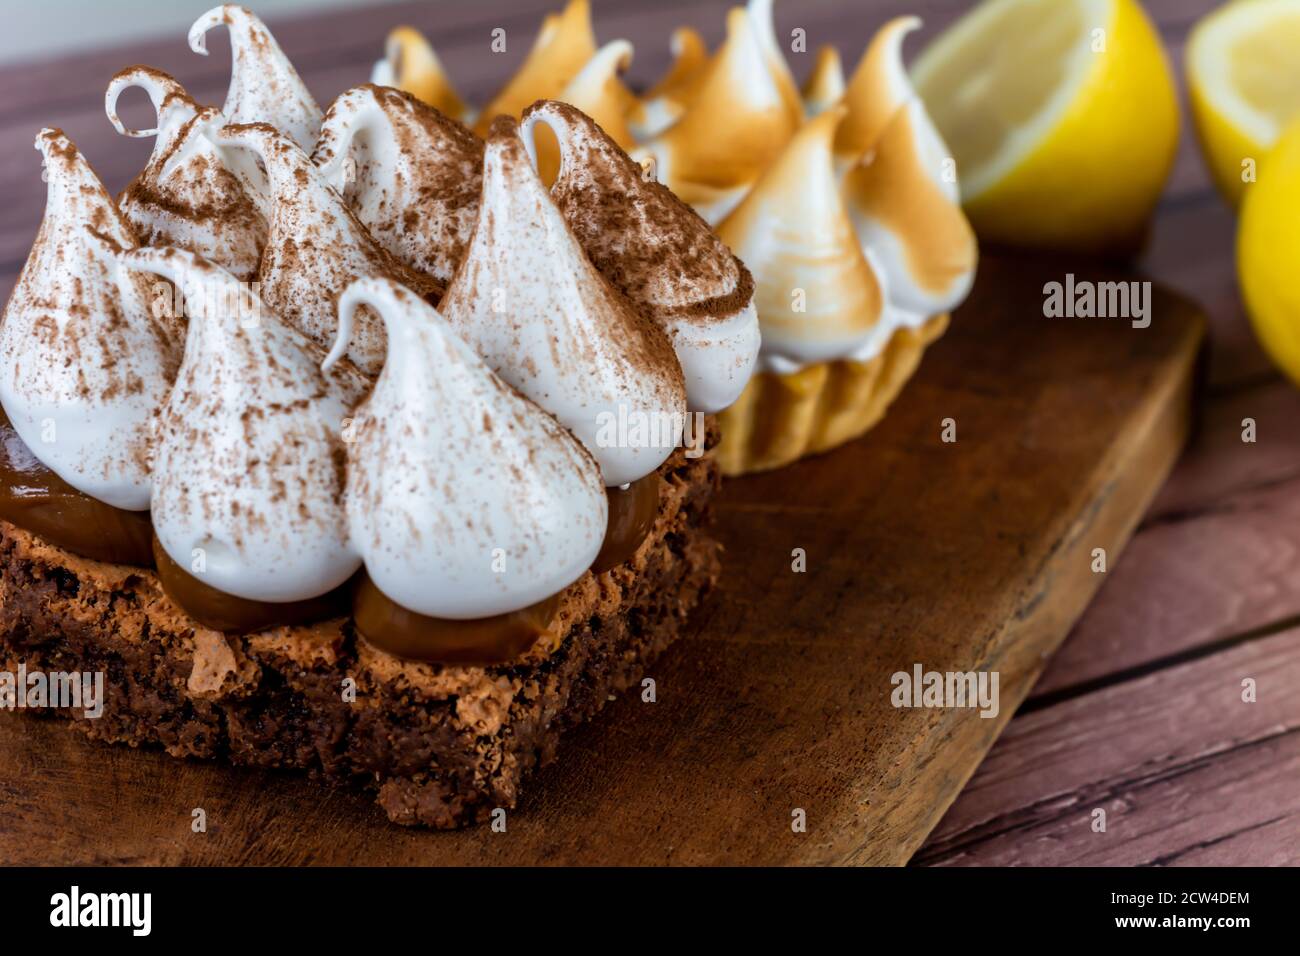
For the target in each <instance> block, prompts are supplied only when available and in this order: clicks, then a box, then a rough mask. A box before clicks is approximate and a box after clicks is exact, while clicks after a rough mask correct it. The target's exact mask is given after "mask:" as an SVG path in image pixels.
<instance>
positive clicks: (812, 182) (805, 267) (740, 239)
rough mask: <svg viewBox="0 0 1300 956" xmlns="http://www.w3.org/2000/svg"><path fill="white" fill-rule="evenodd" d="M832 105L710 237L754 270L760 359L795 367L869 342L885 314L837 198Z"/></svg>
mask: <svg viewBox="0 0 1300 956" xmlns="http://www.w3.org/2000/svg"><path fill="white" fill-rule="evenodd" d="M844 115H845V109H844V107H843V106H835V107H832V108H831V109H829V110H827V111H826V112H824V113H822V114H821V115H820V116H818V117H816V118H814V119H811V120H809V121H808V122H807V123H806V124H805V125H804V127H803V128H802V129H801V130H800V131H799V132H798V133H797V134H796V135H795V137H794V139H793V140H791V141H790V144H789V145H788V146H787V147H786V149H785V151H784V152H783V153H782V154H781V155H780V157H778V158H777V160H776V162H775V163H773V164H772V166H771V167H770V168H769V169H768V170H767V171H766V172H765V173H764V174H763V177H762V178H761V179H760V180H759V181H758V183H757V185H755V186H754V189H753V190H752V191H751V192H750V193H749V195H748V196H746V197H745V201H744V202H742V203H741V204H740V206H739V207H738V208H737V209H736V211H735V212H733V213H732V214H731V215H730V216H728V217H727V219H726V220H724V221H723V222H722V224H721V225H719V226H718V235H719V236H720V237H721V238H722V240H723V241H724V242H725V243H727V245H728V246H730V247H731V248H732V249H733V250H735V252H736V254H737V255H738V256H740V258H741V259H742V260H743V261H744V262H745V263H746V264H747V265H748V266H749V268H750V269H752V270H753V273H754V282H755V287H756V293H755V301H756V303H757V305H758V318H759V322H760V324H761V325H762V330H763V350H764V353H765V354H767V353H771V354H775V355H779V356H781V357H783V358H786V359H789V360H792V361H794V362H822V361H827V360H830V359H837V358H843V357H845V356H846V355H848V354H849V353H852V352H853V351H854V350H855V349H857V348H859V347H860V346H861V345H863V344H864V343H865V342H867V341H868V340H869V339H870V338H871V337H872V333H873V330H874V329H875V328H876V327H877V325H878V324H879V323H880V320H881V316H882V312H883V309H884V301H885V300H884V295H883V292H882V289H881V282H880V279H879V277H878V276H877V274H876V272H875V270H874V269H873V268H872V266H871V264H870V263H869V262H868V260H867V258H866V256H865V255H864V253H863V250H862V247H861V245H860V243H859V240H858V236H857V234H856V233H855V232H854V230H853V224H852V222H851V221H850V219H849V215H848V212H847V210H846V209H845V206H844V201H843V199H842V198H841V196H840V184H839V179H838V176H837V175H836V172H835V164H834V157H833V154H832V142H833V140H834V137H835V132H836V128H837V127H838V126H839V124H840V122H841V121H842V120H843V119H844Z"/></svg>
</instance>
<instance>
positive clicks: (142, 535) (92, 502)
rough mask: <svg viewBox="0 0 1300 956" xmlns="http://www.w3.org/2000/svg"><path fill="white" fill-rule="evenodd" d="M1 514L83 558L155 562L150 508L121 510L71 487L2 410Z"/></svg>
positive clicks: (136, 562) (144, 564)
mask: <svg viewBox="0 0 1300 956" xmlns="http://www.w3.org/2000/svg"><path fill="white" fill-rule="evenodd" d="M0 518H4V519H5V520H6V521H10V522H13V523H14V524H16V525H17V526H18V527H20V528H23V529H25V530H27V531H30V532H32V534H37V535H40V536H41V537H42V538H44V539H45V540H46V541H48V542H50V543H51V544H54V545H58V546H59V547H60V548H65V549H66V550H68V551H71V552H72V553H73V554H79V555H81V556H82V557H85V558H92V559H94V560H96V561H107V562H110V563H112V564H132V565H139V566H140V567H151V566H152V565H153V553H152V551H151V549H150V545H149V538H150V536H151V535H152V533H153V526H152V525H151V524H150V523H149V512H147V511H123V510H122V509H121V508H114V507H113V506H112V505H106V504H104V502H102V501H99V500H97V499H95V498H92V497H90V496H89V495H87V494H84V493H82V492H80V491H78V490H77V489H76V488H73V487H72V486H71V485H70V484H68V483H67V482H66V481H64V480H63V479H62V478H60V477H59V476H58V475H56V474H55V473H54V472H53V471H51V470H50V469H49V468H46V467H45V466H44V465H43V464H41V462H40V460H39V459H38V458H37V457H36V456H35V455H33V454H32V451H31V449H30V448H28V447H27V445H26V444H24V443H23V440H22V439H21V438H20V437H19V436H18V432H17V431H15V430H14V427H13V425H12V424H11V423H10V422H9V418H8V416H7V415H5V414H4V412H3V411H2V410H0Z"/></svg>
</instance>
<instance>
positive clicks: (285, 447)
mask: <svg viewBox="0 0 1300 956" xmlns="http://www.w3.org/2000/svg"><path fill="white" fill-rule="evenodd" d="M122 262H123V264H124V266H126V267H127V268H130V269H136V270H141V271H143V272H149V273H153V274H156V275H160V276H164V277H166V278H167V279H170V280H171V281H172V282H174V283H175V284H176V286H177V287H178V288H180V289H182V290H183V294H184V296H185V308H186V313H187V315H188V317H189V332H188V335H187V336H186V339H185V357H184V360H183V361H182V363H181V367H180V371H179V373H178V375H177V377H176V387H175V388H174V389H173V390H172V393H171V395H170V396H169V397H168V399H167V402H166V404H165V405H164V406H163V408H162V410H161V412H160V414H159V417H158V437H157V442H156V448H155V451H154V476H153V492H152V497H151V502H150V504H151V511H152V517H153V524H154V532H155V533H156V534H157V536H158V541H159V543H160V544H161V545H162V547H163V549H164V550H165V551H166V553H167V554H168V555H169V556H170V557H171V559H172V560H173V561H175V562H176V563H177V564H178V565H180V566H181V568H183V569H188V571H189V572H190V573H191V574H193V575H194V577H196V578H198V579H199V580H200V581H202V582H204V583H206V584H208V585H210V586H211V587H214V588H216V589H217V590H219V591H223V592H225V593H227V594H233V595H236V596H237V597H241V598H245V599H247V600H251V601H268V602H288V601H300V600H305V599H307V598H312V597H316V596H317V595H320V594H324V593H326V592H327V591H330V590H333V589H334V588H335V587H337V586H338V585H340V584H342V583H343V582H344V581H346V580H347V579H348V578H349V577H351V576H352V574H353V572H355V571H356V569H357V568H358V567H359V566H360V564H361V559H360V557H359V556H358V555H357V554H356V553H355V552H354V551H353V549H352V548H351V546H350V545H349V543H348V534H347V522H346V518H345V511H344V506H343V482H344V468H343V462H344V456H345V452H344V448H343V441H342V429H343V427H344V422H345V419H346V418H347V417H348V415H349V413H350V411H351V408H352V406H353V404H354V403H355V402H356V401H357V400H358V398H359V397H360V395H361V392H362V390H363V389H364V387H365V384H366V383H365V380H364V379H363V378H362V377H361V376H360V374H359V373H357V372H356V371H355V370H354V369H349V368H348V367H347V366H337V367H336V369H335V371H334V373H333V374H332V375H330V376H328V377H326V376H324V375H322V373H321V371H320V369H319V363H320V360H321V351H320V350H319V349H318V348H316V347H314V346H313V345H312V343H311V342H310V341H309V340H308V339H307V338H306V337H305V336H303V335H302V334H301V333H299V332H297V331H295V330H294V329H292V328H290V327H289V326H288V325H286V324H284V323H283V322H282V321H281V320H280V319H279V317H278V316H276V315H275V314H274V313H273V312H272V311H271V310H270V309H268V308H266V306H265V305H264V304H263V303H262V302H261V301H260V300H258V299H257V297H256V296H255V295H254V294H253V293H252V291H251V290H250V289H249V287H248V285H247V284H246V283H243V282H240V281H239V280H237V279H236V278H235V277H234V276H232V275H231V274H230V273H229V272H227V271H226V270H224V269H222V268H221V267H220V266H217V265H214V264H212V263H209V262H205V261H204V260H202V259H200V258H198V257H197V256H195V255H194V254H193V253H191V252H188V251H186V250H181V249H137V250H135V251H132V252H128V253H125V254H123V256H122Z"/></svg>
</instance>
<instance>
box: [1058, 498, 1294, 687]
mask: <svg viewBox="0 0 1300 956" xmlns="http://www.w3.org/2000/svg"><path fill="white" fill-rule="evenodd" d="M1297 556H1300V479H1294V480H1292V481H1289V482H1286V483H1284V484H1280V485H1276V486H1271V487H1265V488H1262V489H1259V490H1256V491H1249V492H1245V493H1242V494H1240V495H1236V496H1233V497H1231V498H1228V499H1225V500H1223V501H1221V502H1216V503H1215V505H1214V506H1213V507H1212V508H1211V509H1209V510H1207V511H1206V512H1205V513H1203V514H1201V515H1198V516H1196V517H1193V518H1190V519H1187V520H1179V519H1178V518H1177V517H1171V518H1170V519H1168V520H1165V521H1160V522H1157V523H1155V524H1153V525H1151V526H1149V527H1147V528H1145V529H1143V531H1142V533H1141V534H1139V535H1137V537H1135V538H1134V540H1133V541H1132V542H1130V543H1129V547H1128V548H1127V549H1126V550H1125V552H1124V555H1123V557H1121V558H1120V559H1119V560H1118V561H1116V562H1115V563H1113V564H1112V565H1111V569H1110V571H1109V573H1108V574H1107V576H1106V578H1107V580H1106V584H1105V586H1104V587H1103V588H1102V589H1101V591H1100V592H1099V593H1098V595H1097V600H1096V601H1095V602H1094V603H1093V604H1092V606H1091V607H1089V608H1088V613H1087V614H1086V615H1085V616H1084V617H1083V618H1082V620H1080V622H1079V624H1078V625H1077V627H1076V628H1075V630H1074V632H1073V633H1072V634H1071V635H1070V639H1069V640H1067V641H1066V642H1065V644H1064V645H1063V646H1062V647H1061V650H1060V652H1059V653H1058V654H1057V656H1056V657H1055V658H1054V659H1053V660H1052V662H1051V663H1050V664H1049V665H1048V668H1047V670H1046V672H1045V673H1044V674H1043V678H1042V680H1041V681H1040V682H1039V683H1038V684H1037V685H1036V686H1035V687H1034V697H1035V698H1042V697H1051V696H1053V695H1058V694H1061V693H1063V692H1065V691H1067V690H1070V689H1071V688H1079V687H1087V686H1088V685H1091V684H1095V683H1096V682H1098V681H1101V680H1102V679H1104V678H1106V677H1107V676H1108V675H1122V674H1124V672H1126V671H1129V670H1131V669H1134V668H1141V667H1144V666H1148V665H1150V664H1152V663H1154V662H1158V661H1160V660H1162V659H1164V658H1170V657H1177V656H1179V655H1186V654H1188V653H1191V652H1195V651H1196V650H1197V649H1199V648H1207V647H1213V646H1215V645H1217V644H1219V643H1221V642H1224V641H1230V640H1232V639H1234V638H1235V637H1238V636H1240V635H1249V634H1250V633H1252V632H1254V631H1256V630H1258V629H1260V628H1267V627H1269V626H1270V625H1275V624H1276V623H1277V622H1279V621H1293V622H1295V621H1300V560H1297Z"/></svg>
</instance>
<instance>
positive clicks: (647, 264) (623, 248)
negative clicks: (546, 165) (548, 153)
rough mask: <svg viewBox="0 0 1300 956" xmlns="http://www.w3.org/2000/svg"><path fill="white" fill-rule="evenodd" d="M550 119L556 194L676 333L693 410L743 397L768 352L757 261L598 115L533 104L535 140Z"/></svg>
mask: <svg viewBox="0 0 1300 956" xmlns="http://www.w3.org/2000/svg"><path fill="white" fill-rule="evenodd" d="M538 124H544V125H545V126H547V127H548V128H549V129H550V130H551V131H552V132H553V133H554V134H555V137H556V140H557V141H558V143H559V147H560V152H561V155H562V156H563V159H564V161H563V164H562V165H561V167H560V170H559V173H558V176H557V178H556V180H555V184H554V185H553V186H552V187H551V197H552V198H553V199H554V200H555V204H556V205H557V206H558V207H559V209H560V211H561V212H562V213H563V214H564V217H565V219H566V220H567V222H568V224H569V226H570V228H571V229H572V230H573V232H574V235H575V236H577V238H578V241H579V242H580V243H581V244H582V247H583V249H584V250H585V251H586V253H587V255H588V256H589V257H590V258H591V260H592V262H593V263H594V264H595V266H596V268H598V269H599V270H600V271H601V272H602V273H603V274H604V276H605V277H606V278H607V279H609V281H610V282H612V283H613V284H614V285H615V286H617V287H618V288H619V289H620V290H621V291H622V292H623V293H624V294H625V295H626V296H627V297H628V298H629V299H630V300H632V302H634V303H636V304H637V305H638V306H640V307H641V309H642V311H644V312H645V313H646V314H648V315H650V316H651V317H652V318H654V319H655V320H656V321H657V322H658V323H659V325H660V326H661V327H662V328H663V329H664V331H665V332H667V333H668V336H669V338H670V339H671V340H672V343H673V348H674V350H675V352H676V354H677V360H678V361H679V362H680V363H681V366H682V372H683V374H684V375H685V379H686V397H687V401H688V403H689V405H690V408H691V410H692V411H699V412H705V413H712V412H717V411H720V410H721V409H723V408H726V407H727V406H728V405H730V404H731V403H732V402H734V401H735V400H736V399H737V398H738V397H739V396H740V393H741V391H742V390H743V389H744V387H745V384H746V382H748V381H749V377H750V374H751V373H752V372H753V369H754V363H755V361H756V359H757V357H758V349H759V330H758V315H757V313H756V311H755V309H754V301H753V296H754V283H753V279H752V278H751V276H750V274H749V270H748V269H746V268H745V266H744V265H743V264H742V263H741V262H740V260H738V259H737V258H736V257H735V256H734V255H732V253H731V250H729V249H728V248H727V247H726V246H725V245H724V244H723V243H722V242H721V240H719V239H718V237H717V236H715V235H714V234H713V232H712V231H711V230H710V229H709V227H708V224H707V223H705V222H704V220H703V219H701V218H700V217H699V216H698V215H697V214H696V213H695V212H694V211H693V210H692V209H691V208H690V207H689V206H687V205H686V204H685V203H683V202H682V201H681V200H679V199H678V198H677V197H676V196H674V195H673V194H672V193H671V192H670V191H669V190H668V189H667V188H665V187H664V186H663V185H661V184H660V183H657V182H654V181H653V180H647V179H646V177H645V176H644V175H643V171H642V169H641V167H640V166H638V165H637V164H636V163H635V162H633V161H632V159H631V158H630V157H629V156H628V155H627V154H626V153H624V152H623V150H622V149H620V148H619V146H618V144H617V143H616V142H615V141H614V140H613V139H612V138H610V137H609V136H608V135H606V133H605V132H604V131H603V130H602V129H601V128H600V126H599V125H597V124H596V123H595V122H594V121H593V119H592V117H590V116H587V115H585V114H584V113H582V112H581V111H579V110H577V109H575V108H574V107H572V106H570V105H568V104H567V103H559V102H556V101H554V100H547V101H543V102H539V103H535V104H534V105H533V106H531V107H529V108H528V110H527V111H525V113H524V122H523V124H522V126H521V127H520V133H521V135H522V137H523V140H524V145H525V146H526V147H528V148H529V149H530V150H531V149H535V148H536V147H535V146H534V138H533V136H534V131H535V129H536V127H537V125H538Z"/></svg>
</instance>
